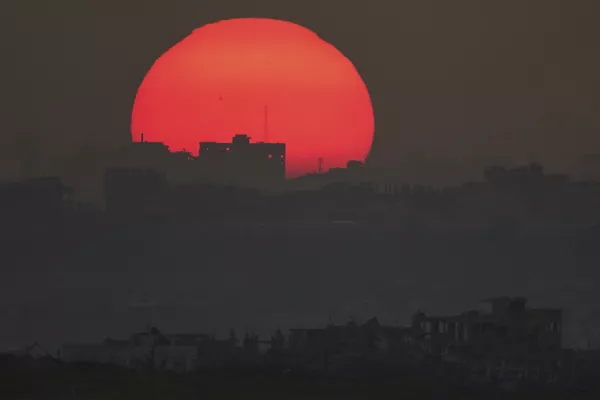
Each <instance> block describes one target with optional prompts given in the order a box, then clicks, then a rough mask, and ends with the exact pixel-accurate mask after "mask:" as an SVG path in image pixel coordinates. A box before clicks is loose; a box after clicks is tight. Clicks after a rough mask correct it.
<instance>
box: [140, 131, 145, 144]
mask: <svg viewBox="0 0 600 400" xmlns="http://www.w3.org/2000/svg"><path fill="white" fill-rule="evenodd" d="M140 143H144V133H143V132H142V137H141V139H140Z"/></svg>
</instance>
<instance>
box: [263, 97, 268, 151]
mask: <svg viewBox="0 0 600 400" xmlns="http://www.w3.org/2000/svg"><path fill="white" fill-rule="evenodd" d="M264 140H265V143H269V106H268V105H266V104H265V138H264Z"/></svg>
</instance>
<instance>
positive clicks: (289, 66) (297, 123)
mask: <svg viewBox="0 0 600 400" xmlns="http://www.w3.org/2000/svg"><path fill="white" fill-rule="evenodd" d="M265 108H266V110H267V113H265ZM265 114H266V115H265ZM265 117H267V118H265ZM265 120H267V121H268V123H267V124H266V125H267V129H265ZM131 129H132V135H133V140H134V141H139V140H140V135H141V133H143V134H144V138H145V140H147V141H157V142H164V143H165V144H167V145H169V146H170V148H171V151H178V150H183V149H185V150H187V151H190V152H192V153H193V154H198V147H199V142H201V141H203V142H205V141H206V142H211V141H213V142H230V141H231V139H232V137H233V136H234V135H235V134H239V133H246V134H248V135H249V136H250V137H251V138H252V141H253V142H261V141H265V142H279V143H286V145H287V176H288V177H294V176H298V175H301V174H304V173H307V172H313V171H315V170H316V169H317V162H318V161H317V160H318V158H319V157H323V158H324V163H325V166H326V167H327V168H333V167H345V165H346V162H347V161H348V160H360V161H363V160H364V159H365V157H366V156H367V154H368V152H369V150H370V148H371V143H372V141H373V133H374V118H373V108H372V105H371V100H370V97H369V93H368V91H367V88H366V86H365V84H364V82H363V81H362V79H361V77H360V76H359V74H358V72H357V71H356V69H355V68H354V66H353V65H352V63H351V62H350V61H349V60H348V59H347V58H346V57H344V56H343V55H342V54H341V53H340V52H339V51H338V50H337V49H336V48H334V47H333V46H332V45H330V44H329V43H327V42H325V41H323V40H322V39H320V38H319V37H318V36H317V35H316V34H315V33H313V32H311V31H309V30H308V29H306V28H303V27H301V26H298V25H296V24H293V23H290V22H285V21H278V20H272V19H258V18H244V19H232V20H226V21H221V22H217V23H214V24H209V25H206V26H204V27H202V28H199V29H196V30H195V31H193V32H192V34H191V35H189V36H188V37H186V38H185V39H183V40H182V41H181V42H179V43H178V44H177V45H175V46H174V47H173V48H171V49H170V50H168V51H167V52H166V53H165V54H164V55H163V56H161V57H160V58H159V59H158V60H157V61H156V63H155V64H154V65H153V66H152V68H151V69H150V71H149V72H148V74H147V75H146V77H145V79H144V81H143V82H142V84H141V86H140V88H139V90H138V93H137V96H136V99H135V103H134V106H133V115H132V125H131Z"/></svg>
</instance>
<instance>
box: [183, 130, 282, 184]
mask: <svg viewBox="0 0 600 400" xmlns="http://www.w3.org/2000/svg"><path fill="white" fill-rule="evenodd" d="M285 150H286V148H285V144H283V143H263V142H258V143H250V137H249V136H248V135H235V136H234V137H233V140H232V141H231V143H216V142H201V143H200V150H199V152H198V158H197V160H196V162H195V163H196V164H197V167H196V168H197V169H196V171H197V173H198V176H199V178H200V180H201V181H203V182H206V183H218V184H226V185H232V186H248V187H257V188H265V189H268V188H274V187H278V186H280V185H281V184H282V183H283V182H284V181H285V162H286V160H285V157H286V153H285Z"/></svg>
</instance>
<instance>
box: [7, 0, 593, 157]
mask: <svg viewBox="0 0 600 400" xmlns="http://www.w3.org/2000/svg"><path fill="white" fill-rule="evenodd" d="M9 3H10V4H9V5H2V6H1V7H2V8H3V9H2V10H0V14H2V15H4V17H5V18H4V19H5V21H2V24H0V26H2V27H1V28H0V29H1V30H2V31H3V32H0V33H1V34H2V35H0V36H1V37H2V38H1V39H0V41H1V42H4V43H3V44H2V49H3V50H2V52H3V62H2V65H1V66H0V69H1V72H2V73H1V74H0V76H2V78H3V80H5V82H3V83H2V94H1V95H0V99H2V109H3V111H2V114H3V115H2V118H1V119H0V124H1V126H0V132H1V133H0V134H1V135H2V138H1V142H0V144H1V146H0V147H1V148H2V149H3V151H2V153H3V154H13V153H14V147H15V142H16V140H15V136H16V135H19V134H22V133H23V132H37V133H38V137H39V140H40V143H41V144H42V147H44V148H46V149H47V150H48V152H51V153H56V152H59V151H61V150H62V149H71V148H73V147H75V146H78V145H80V144H82V143H104V144H117V143H122V142H125V141H126V140H128V138H129V123H130V112H131V106H132V103H133V99H134V96H135V93H136V90H137V87H138V85H139V84H140V83H141V80H142V79H143V77H144V75H145V73H146V72H147V70H148V69H149V68H150V66H151V65H152V63H153V62H154V60H155V59H156V58H157V57H158V56H160V55H161V54H162V53H163V52H164V51H165V50H167V49H168V48H169V47H170V46H172V45H173V44H175V43H177V42H178V41H179V40H181V39H182V38H183V37H185V36H187V35H188V34H189V33H190V32H191V31H192V30H193V29H194V28H196V27H199V26H201V25H203V24H206V23H209V22H212V21H216V20H219V19H226V18H231V17H250V16H256V17H274V18H281V19H286V20H290V21H293V22H296V23H299V24H301V25H304V26H306V27H308V28H310V29H312V30H314V31H315V32H316V33H318V34H319V35H320V36H321V37H323V38H324V39H325V40H327V41H329V42H330V43H332V44H333V45H335V46H336V47H337V48H338V49H340V50H341V51H342V52H343V53H344V54H345V55H346V56H348V57H349V58H350V59H351V60H352V61H353V62H354V64H355V65H356V66H357V68H358V69H359V71H360V73H361V74H362V76H363V78H364V80H365V81H366V83H367V85H368V87H369V89H370V92H371V95H372V98H373V103H374V107H375V112H376V115H375V118H376V139H375V143H374V147H373V150H372V159H373V161H374V162H377V163H378V164H382V165H389V166H392V165H393V164H394V163H395V160H396V159H397V158H398V157H399V155H401V156H404V155H407V154H410V153H421V154H424V155H425V156H430V157H439V156H441V155H447V156H448V157H456V156H478V155H483V156H488V155H501V154H517V155H525V154H528V153H533V154H535V155H536V156H538V157H539V158H545V157H552V158H554V159H557V158H560V157H562V158H566V157H572V156H575V155H578V154H580V153H584V152H593V151H597V152H600V138H599V137H598V133H599V132H600V112H598V110H599V109H600V107H599V106H600V78H599V72H600V24H598V18H599V17H600V3H599V2H598V1H597V0H564V1H560V0H507V1H499V0H497V1H481V0H471V1H468V0H455V1H447V0H398V1H390V0H370V1H369V2H367V1H353V0H320V1H308V0H298V1H296V0H285V1H284V0H279V1H277V0H271V1H267V0H265V1H250V0H219V1H198V0H169V1H166V0H165V1H158V0H144V1H141V0H127V1H121V0H104V1H98V2H84V1H80V0H55V1H51V2H50V1H36V0H28V1H27V0H12V1H10V0H9Z"/></svg>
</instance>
